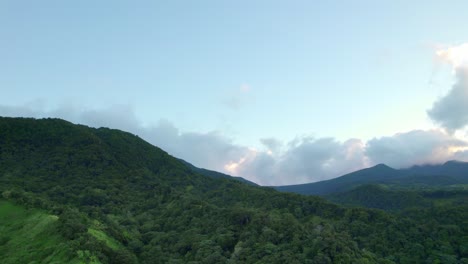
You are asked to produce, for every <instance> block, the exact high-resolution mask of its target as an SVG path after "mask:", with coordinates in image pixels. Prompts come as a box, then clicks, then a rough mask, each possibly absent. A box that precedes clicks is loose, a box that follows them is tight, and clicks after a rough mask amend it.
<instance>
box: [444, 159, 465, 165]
mask: <svg viewBox="0 0 468 264" xmlns="http://www.w3.org/2000/svg"><path fill="white" fill-rule="evenodd" d="M450 164H468V162H465V161H460V160H449V161H447V162H445V163H444V165H450Z"/></svg>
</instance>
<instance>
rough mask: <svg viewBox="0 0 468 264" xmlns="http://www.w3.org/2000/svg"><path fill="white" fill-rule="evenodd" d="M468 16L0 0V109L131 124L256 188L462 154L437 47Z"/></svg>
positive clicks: (419, 9)
mask: <svg viewBox="0 0 468 264" xmlns="http://www.w3.org/2000/svg"><path fill="white" fill-rule="evenodd" d="M467 9H468V4H467V3H466V1H139V2H138V3H136V2H135V1H47V0H46V1H18V0H15V1H10V0H3V1H0V92H1V97H0V115H8V116H33V117H46V116H53V117H61V118H65V119H68V120H70V121H73V122H77V123H84V124H88V125H91V126H111V127H115V128H120V129H125V130H128V131H131V132H134V133H137V134H140V135H142V136H143V137H144V138H145V139H147V140H148V141H150V142H151V143H153V144H155V145H158V146H160V147H162V148H164V149H165V150H167V151H168V152H169V153H171V154H173V155H175V156H178V157H181V158H184V159H187V160H188V161H189V162H193V163H194V164H195V165H197V166H202V167H206V168H210V169H216V170H220V171H224V172H228V173H232V174H238V175H241V176H244V177H246V178H249V179H251V180H254V181H256V182H259V183H261V184H292V183H301V182H310V181H317V180H323V179H328V178H332V177H336V176H339V175H341V174H343V173H346V172H350V171H352V170H354V169H359V168H362V167H365V166H371V165H373V164H377V163H381V162H385V163H388V164H389V165H391V166H394V167H404V166H409V165H411V164H419V163H435V162H444V161H445V160H447V159H452V158H457V159H462V160H463V159H465V157H468V155H467V153H466V152H465V147H466V140H467V138H466V132H465V124H466V123H468V121H465V119H467V118H466V117H467V116H468V109H466V107H464V103H465V102H468V100H467V101H464V98H465V97H464V96H465V93H464V91H465V90H464V89H465V88H466V85H465V79H464V76H465V75H464V71H463V70H462V69H464V68H465V67H464V65H465V64H464V63H462V64H461V66H460V65H455V66H454V64H453V63H452V62H453V58H452V60H449V59H447V56H446V57H443V56H441V55H440V53H439V55H437V52H438V51H444V50H446V51H447V50H448V49H449V48H456V47H463V44H464V43H466V42H468V37H467V35H466V25H468V16H466V15H465V13H466V12H465V11H466V10H467ZM459 50H460V52H459V53H457V54H458V55H457V56H464V54H465V53H464V50H465V49H464V48H460V49H459ZM460 54H461V55H460ZM457 84H458V85H457ZM457 87H458V88H457ZM467 89H468V88H467ZM450 94H454V95H453V96H450ZM467 97H468V96H467ZM454 98H455V99H456V100H455V99H454ZM454 100H455V101H454ZM437 104H438V106H436V105H437ZM449 106H450V107H449ZM450 116H452V117H450ZM453 116H456V117H459V118H458V119H456V120H454V118H453ZM415 138H417V139H418V140H415ZM414 142H416V143H414Z"/></svg>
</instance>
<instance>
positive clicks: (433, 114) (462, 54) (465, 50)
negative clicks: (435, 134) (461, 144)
mask: <svg viewBox="0 0 468 264" xmlns="http://www.w3.org/2000/svg"><path fill="white" fill-rule="evenodd" d="M436 54H437V56H438V58H439V59H440V60H442V61H443V62H446V63H449V64H450V65H451V66H452V67H453V70H454V72H455V76H456V81H455V84H454V85H453V86H452V88H451V89H450V91H449V92H448V93H447V94H446V95H445V96H443V97H442V98H439V99H438V100H437V101H435V102H434V104H433V105H432V108H431V109H429V110H428V111H427V114H428V115H429V117H430V118H431V119H432V120H433V121H434V122H435V123H436V124H438V125H440V126H441V127H443V128H445V129H446V130H447V131H448V132H450V133H454V132H455V131H457V130H460V129H463V128H464V127H466V126H467V125H468V43H464V44H462V45H459V46H454V47H449V48H446V49H441V50H438V51H437V52H436Z"/></svg>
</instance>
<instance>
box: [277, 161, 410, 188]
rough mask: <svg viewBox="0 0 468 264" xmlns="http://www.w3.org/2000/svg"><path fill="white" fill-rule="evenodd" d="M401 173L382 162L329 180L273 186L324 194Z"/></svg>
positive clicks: (391, 177)
mask: <svg viewBox="0 0 468 264" xmlns="http://www.w3.org/2000/svg"><path fill="white" fill-rule="evenodd" d="M402 175H403V174H402V173H401V172H400V171H398V170H395V169H392V168H390V167H388V166H386V165H384V164H379V165H376V166H374V167H372V168H367V169H363V170H359V171H356V172H352V173H349V174H346V175H343V176H341V177H338V178H334V179H331V180H326V181H320V182H315V183H307V184H298V185H288V186H275V187H274V188H275V189H277V190H279V191H283V192H294V193H299V194H306V195H325V194H329V193H335V192H343V191H346V190H350V189H352V188H353V187H355V186H357V185H359V184H370V183H379V182H382V181H385V180H388V179H394V178H398V177H401V176H402Z"/></svg>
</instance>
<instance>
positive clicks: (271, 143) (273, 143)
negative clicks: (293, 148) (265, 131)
mask: <svg viewBox="0 0 468 264" xmlns="http://www.w3.org/2000/svg"><path fill="white" fill-rule="evenodd" d="M260 143H262V144H263V146H265V147H266V148H267V150H268V151H270V152H272V153H273V152H278V151H279V150H280V149H281V147H282V145H283V144H282V143H281V141H279V140H277V139H275V138H261V139H260Z"/></svg>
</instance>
